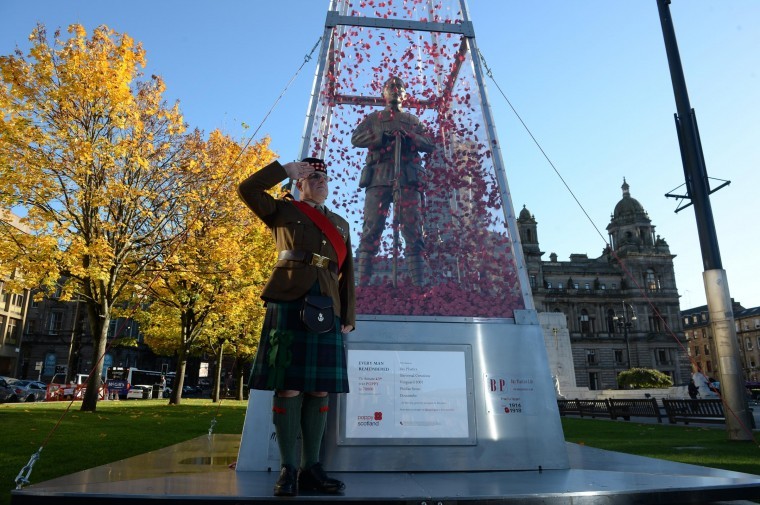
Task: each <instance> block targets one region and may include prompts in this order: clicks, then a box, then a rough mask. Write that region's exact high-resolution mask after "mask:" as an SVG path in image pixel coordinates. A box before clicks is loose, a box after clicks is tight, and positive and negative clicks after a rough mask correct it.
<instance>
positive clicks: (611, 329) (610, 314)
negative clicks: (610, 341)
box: [607, 309, 615, 334]
mask: <svg viewBox="0 0 760 505" xmlns="http://www.w3.org/2000/svg"><path fill="white" fill-rule="evenodd" d="M607 332H608V333H609V334H613V333H615V311H614V310H612V309H607Z"/></svg>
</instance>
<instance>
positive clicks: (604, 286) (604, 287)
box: [599, 283, 607, 291]
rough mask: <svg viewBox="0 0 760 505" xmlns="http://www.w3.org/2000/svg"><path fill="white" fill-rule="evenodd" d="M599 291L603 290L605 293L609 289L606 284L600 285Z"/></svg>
mask: <svg viewBox="0 0 760 505" xmlns="http://www.w3.org/2000/svg"><path fill="white" fill-rule="evenodd" d="M599 289H601V290H602V291H604V290H605V289H607V284H604V283H602V284H599Z"/></svg>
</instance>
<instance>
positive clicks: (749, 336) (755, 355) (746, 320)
mask: <svg viewBox="0 0 760 505" xmlns="http://www.w3.org/2000/svg"><path fill="white" fill-rule="evenodd" d="M731 302H732V309H733V312H734V325H735V328H736V339H737V342H738V344H739V358H740V361H741V365H742V372H743V375H744V380H746V381H749V382H760V307H752V308H749V309H745V308H744V307H742V305H741V304H740V303H739V302H736V301H733V300H731ZM681 319H682V322H683V328H684V335H685V339H686V342H687V346H688V350H689V357H690V358H691V361H692V364H693V367H694V368H695V369H696V368H697V367H698V368H699V370H701V371H702V373H704V374H705V375H707V376H708V377H710V378H713V379H718V378H719V375H720V362H719V361H718V359H717V354H716V351H715V340H714V339H713V334H712V328H711V326H710V313H709V311H708V310H707V305H701V306H699V307H694V308H691V309H687V310H684V311H682V312H681Z"/></svg>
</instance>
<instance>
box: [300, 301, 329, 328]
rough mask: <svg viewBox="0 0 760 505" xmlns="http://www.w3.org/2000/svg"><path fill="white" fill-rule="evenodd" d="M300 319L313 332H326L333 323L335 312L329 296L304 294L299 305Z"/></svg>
mask: <svg viewBox="0 0 760 505" xmlns="http://www.w3.org/2000/svg"><path fill="white" fill-rule="evenodd" d="M301 321H303V324H304V325H305V326H306V328H307V329H308V330H309V331H311V332H314V333H327V332H328V331H330V330H332V329H333V326H334V325H335V312H334V311H333V304H332V298H331V297H329V296H317V295H306V297H305V298H304V299H303V305H302V306H301Z"/></svg>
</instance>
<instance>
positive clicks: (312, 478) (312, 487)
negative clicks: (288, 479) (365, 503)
mask: <svg viewBox="0 0 760 505" xmlns="http://www.w3.org/2000/svg"><path fill="white" fill-rule="evenodd" d="M298 488H299V489H301V490H302V491H320V492H322V493H328V494H338V493H340V492H342V491H343V490H344V489H346V485H345V484H343V483H342V482H341V481H339V480H338V479H331V478H330V477H328V476H327V474H326V473H325V471H324V469H323V468H322V464H321V463H317V464H315V465H313V466H312V467H311V468H306V469H304V468H301V469H300V470H298Z"/></svg>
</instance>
